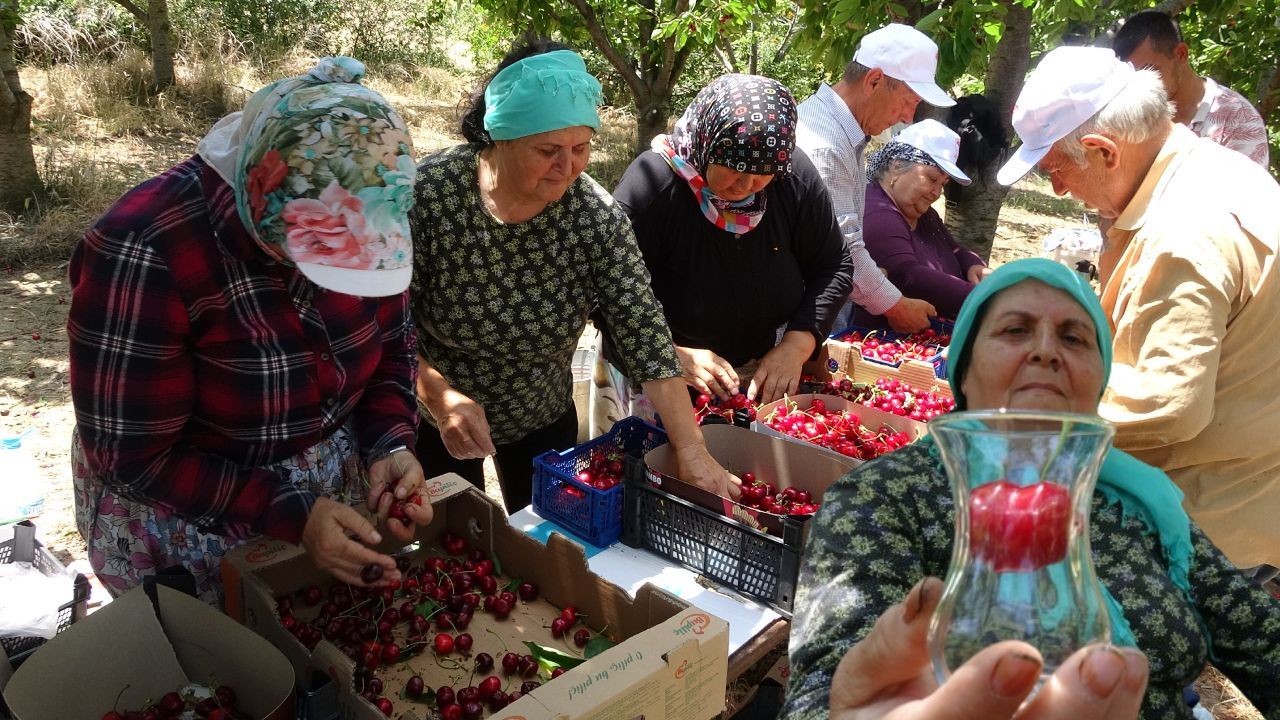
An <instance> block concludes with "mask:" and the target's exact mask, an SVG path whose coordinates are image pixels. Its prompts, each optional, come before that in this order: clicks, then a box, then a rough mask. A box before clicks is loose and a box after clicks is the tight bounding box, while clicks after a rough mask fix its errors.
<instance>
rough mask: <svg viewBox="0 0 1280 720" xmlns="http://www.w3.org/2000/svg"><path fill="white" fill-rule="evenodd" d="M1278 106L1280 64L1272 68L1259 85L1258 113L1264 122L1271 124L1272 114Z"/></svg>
mask: <svg viewBox="0 0 1280 720" xmlns="http://www.w3.org/2000/svg"><path fill="white" fill-rule="evenodd" d="M1277 106H1280V65H1277V66H1275V67H1273V68H1271V72H1269V73H1267V74H1265V75H1264V76H1263V82H1262V83H1260V84H1259V85H1258V114H1259V115H1261V116H1262V122H1264V123H1267V124H1268V125H1269V124H1271V120H1272V118H1271V115H1272V114H1273V113H1275V111H1276V107H1277Z"/></svg>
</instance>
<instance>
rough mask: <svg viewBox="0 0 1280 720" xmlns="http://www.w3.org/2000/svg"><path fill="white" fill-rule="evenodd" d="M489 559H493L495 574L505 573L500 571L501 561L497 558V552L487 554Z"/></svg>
mask: <svg viewBox="0 0 1280 720" xmlns="http://www.w3.org/2000/svg"><path fill="white" fill-rule="evenodd" d="M489 559H490V560H493V572H494V573H496V574H498V575H506V573H505V572H503V571H502V561H501V560H499V559H498V554H497V553H494V554H493V555H490V556H489Z"/></svg>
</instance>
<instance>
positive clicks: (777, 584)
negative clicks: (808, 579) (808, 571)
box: [622, 460, 809, 617]
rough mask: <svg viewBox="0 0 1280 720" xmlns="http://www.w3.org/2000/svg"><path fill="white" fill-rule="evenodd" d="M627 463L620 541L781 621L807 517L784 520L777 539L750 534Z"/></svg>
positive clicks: (791, 598)
mask: <svg viewBox="0 0 1280 720" xmlns="http://www.w3.org/2000/svg"><path fill="white" fill-rule="evenodd" d="M646 475H647V470H646V468H645V466H644V462H643V460H628V461H627V477H626V485H627V493H626V502H625V509H624V514H623V531H622V542H623V544H625V545H627V546H629V547H635V548H642V549H645V550H648V551H650V552H652V553H654V554H656V555H661V556H662V557H665V558H668V559H671V560H674V561H676V562H678V563H680V564H681V565H683V566H685V567H686V568H688V569H690V570H692V571H693V572H696V573H698V574H700V575H703V576H705V577H707V578H709V579H710V580H713V581H715V582H717V583H719V584H721V585H724V586H726V587H729V588H732V589H733V590H736V591H737V592H739V593H742V594H743V595H747V596H749V597H752V598H755V599H757V600H760V601H762V602H764V603H766V604H768V605H770V606H772V607H773V608H775V609H776V610H778V611H779V612H781V613H782V614H784V615H786V616H787V617H790V616H791V608H792V604H793V603H794V602H795V594H796V585H797V583H798V581H799V577H800V561H801V557H802V554H803V551H804V544H805V541H806V540H807V539H808V536H809V520H808V518H805V519H799V518H795V517H790V516H788V517H784V518H783V519H782V533H781V536H780V537H779V536H777V535H771V534H769V533H766V532H762V531H760V530H756V529H755V528H752V527H750V526H748V525H745V524H743V523H741V522H738V521H737V520H734V519H732V518H728V517H725V516H724V515H722V514H721V513H719V512H716V511H715V510H709V509H707V508H704V507H702V506H701V505H698V504H696V503H693V502H690V501H688V500H685V499H683V498H678V497H676V496H674V495H672V494H670V493H668V492H666V491H664V490H662V489H661V488H658V487H655V486H654V485H652V484H651V483H650V482H649V481H648V479H647V477H646Z"/></svg>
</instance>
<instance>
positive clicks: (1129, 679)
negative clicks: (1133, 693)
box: [1120, 648, 1147, 690]
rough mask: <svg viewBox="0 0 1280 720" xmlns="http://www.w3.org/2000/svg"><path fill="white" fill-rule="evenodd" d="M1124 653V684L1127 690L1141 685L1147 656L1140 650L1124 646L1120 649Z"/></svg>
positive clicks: (1144, 675) (1145, 672)
mask: <svg viewBox="0 0 1280 720" xmlns="http://www.w3.org/2000/svg"><path fill="white" fill-rule="evenodd" d="M1120 652H1121V654H1122V655H1124V665H1125V669H1124V686H1125V688H1126V689H1129V690H1137V689H1139V688H1141V687H1142V680H1143V678H1145V677H1146V676H1147V656H1146V655H1143V654H1142V651H1141V650H1134V649H1132V648H1125V649H1124V650H1121V651H1120Z"/></svg>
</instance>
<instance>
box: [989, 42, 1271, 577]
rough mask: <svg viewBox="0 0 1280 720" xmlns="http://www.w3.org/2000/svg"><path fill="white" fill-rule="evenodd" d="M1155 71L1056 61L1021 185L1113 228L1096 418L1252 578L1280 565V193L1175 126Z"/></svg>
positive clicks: (1079, 59)
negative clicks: (1159, 475) (1104, 361)
mask: <svg viewBox="0 0 1280 720" xmlns="http://www.w3.org/2000/svg"><path fill="white" fill-rule="evenodd" d="M1172 117H1173V108H1172V107H1171V105H1170V103H1169V100H1168V96H1167V95H1166V94H1165V89H1164V86H1163V84H1162V83H1161V81H1160V76H1159V75H1158V74H1157V73H1155V72H1154V71H1152V70H1134V69H1133V67H1132V66H1130V65H1129V64H1128V63H1125V62H1122V61H1120V60H1119V59H1117V58H1116V56H1115V54H1114V53H1112V52H1111V51H1110V50H1107V49H1103V48H1086V47H1063V48H1058V49H1056V50H1053V51H1051V52H1050V53H1048V54H1047V55H1045V56H1044V58H1043V59H1042V60H1041V61H1040V64H1039V66H1038V67H1037V68H1036V69H1035V71H1034V72H1033V73H1032V74H1031V76H1030V77H1028V78H1027V82H1026V85H1025V86H1024V88H1023V90H1022V93H1021V95H1019V97H1018V102H1017V104H1016V105H1015V106H1014V111H1013V127H1014V130H1016V131H1017V132H1018V136H1019V137H1021V138H1022V147H1020V148H1019V149H1018V151H1017V152H1016V153H1015V154H1014V156H1013V158H1012V159H1010V160H1009V162H1008V163H1007V164H1006V165H1005V166H1004V167H1003V168H1002V169H1001V170H1000V173H999V174H998V178H999V180H1000V182H1002V183H1005V184H1011V183H1013V182H1016V181H1017V180H1018V179H1019V178H1021V177H1022V176H1023V175H1025V174H1026V173H1027V172H1028V171H1029V170H1030V169H1031V168H1032V167H1039V169H1040V172H1042V173H1043V174H1045V175H1047V176H1048V178H1049V181H1050V182H1051V183H1052V185H1053V189H1054V192H1056V193H1058V194H1059V195H1065V194H1067V193H1070V194H1071V195H1072V196H1074V197H1075V198H1076V199H1078V200H1080V201H1082V202H1083V203H1085V204H1086V205H1087V206H1090V207H1092V208H1094V209H1096V210H1097V212H1098V214H1099V215H1100V216H1101V217H1103V218H1105V219H1108V220H1110V221H1111V225H1110V228H1109V229H1108V230H1107V237H1106V246H1105V247H1104V249H1103V255H1102V260H1101V263H1100V265H1101V275H1102V305H1103V308H1104V309H1105V310H1106V311H1107V314H1108V316H1109V317H1110V320H1111V325H1112V328H1113V330H1114V333H1115V344H1114V358H1113V365H1112V369H1111V381H1110V384H1109V385H1108V387H1107V390H1106V393H1105V394H1104V396H1103V403H1102V406H1101V408H1100V412H1101V414H1102V415H1103V416H1104V417H1106V418H1107V419H1108V420H1111V421H1112V422H1114V423H1116V426H1117V428H1116V439H1115V445H1116V447H1118V448H1120V449H1122V450H1127V451H1129V452H1131V453H1132V454H1133V455H1135V456H1137V457H1138V459H1140V460H1143V461H1144V462H1147V463H1150V464H1152V465H1155V466H1157V467H1160V468H1161V469H1163V470H1164V471H1165V472H1167V473H1168V474H1169V476H1170V477H1171V478H1173V480H1174V482H1176V483H1177V484H1178V486H1179V487H1181V488H1182V490H1183V492H1184V493H1185V495H1186V497H1185V500H1184V505H1185V506H1186V509H1187V511H1188V512H1189V513H1190V514H1191V516H1192V518H1194V519H1195V521H1196V522H1197V523H1198V524H1199V525H1200V526H1201V527H1202V528H1203V529H1204V531H1205V533H1206V534H1208V536H1209V538H1210V539H1211V540H1213V542H1214V543H1215V544H1216V545H1217V546H1218V547H1219V548H1221V549H1222V550H1223V552H1224V553H1226V555H1227V557H1228V558H1230V559H1231V561H1232V562H1234V563H1235V564H1236V565H1238V566H1240V567H1242V568H1249V569H1250V571H1251V572H1252V573H1253V576H1254V579H1255V580H1258V581H1264V580H1267V579H1268V578H1269V577H1273V576H1274V575H1275V572H1276V569H1275V566H1280V524H1277V523H1276V522H1275V518H1274V513H1275V508H1276V507H1280V443H1278V442H1276V437H1277V436H1278V435H1280V394H1277V393H1274V392H1264V393H1259V391H1258V388H1260V387H1264V388H1265V387H1274V385H1275V378H1276V377H1280V353H1276V352H1274V350H1273V349H1271V348H1270V345H1269V339H1270V338H1275V337H1278V336H1280V313H1277V312H1276V308H1277V307H1280V275H1278V274H1277V273H1278V269H1277V267H1276V263H1275V258H1276V256H1277V254H1280V213H1277V212H1276V208H1277V207H1280V186H1277V185H1276V182H1275V180H1273V179H1272V178H1271V177H1270V176H1269V175H1268V174H1267V172H1266V171H1265V170H1263V169H1262V168H1261V167H1260V166H1258V165H1257V164H1256V163H1254V162H1252V161H1250V160H1249V158H1247V157H1245V156H1244V155H1241V154H1240V153H1238V152H1235V151H1233V150H1228V149H1226V148H1224V147H1222V146H1220V145H1218V144H1216V143H1214V142H1213V141H1211V140H1207V139H1204V138H1198V137H1196V136H1195V134H1194V133H1192V132H1191V131H1190V130H1188V129H1187V128H1186V127H1185V126H1183V125H1175V124H1174V123H1173V122H1172Z"/></svg>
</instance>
